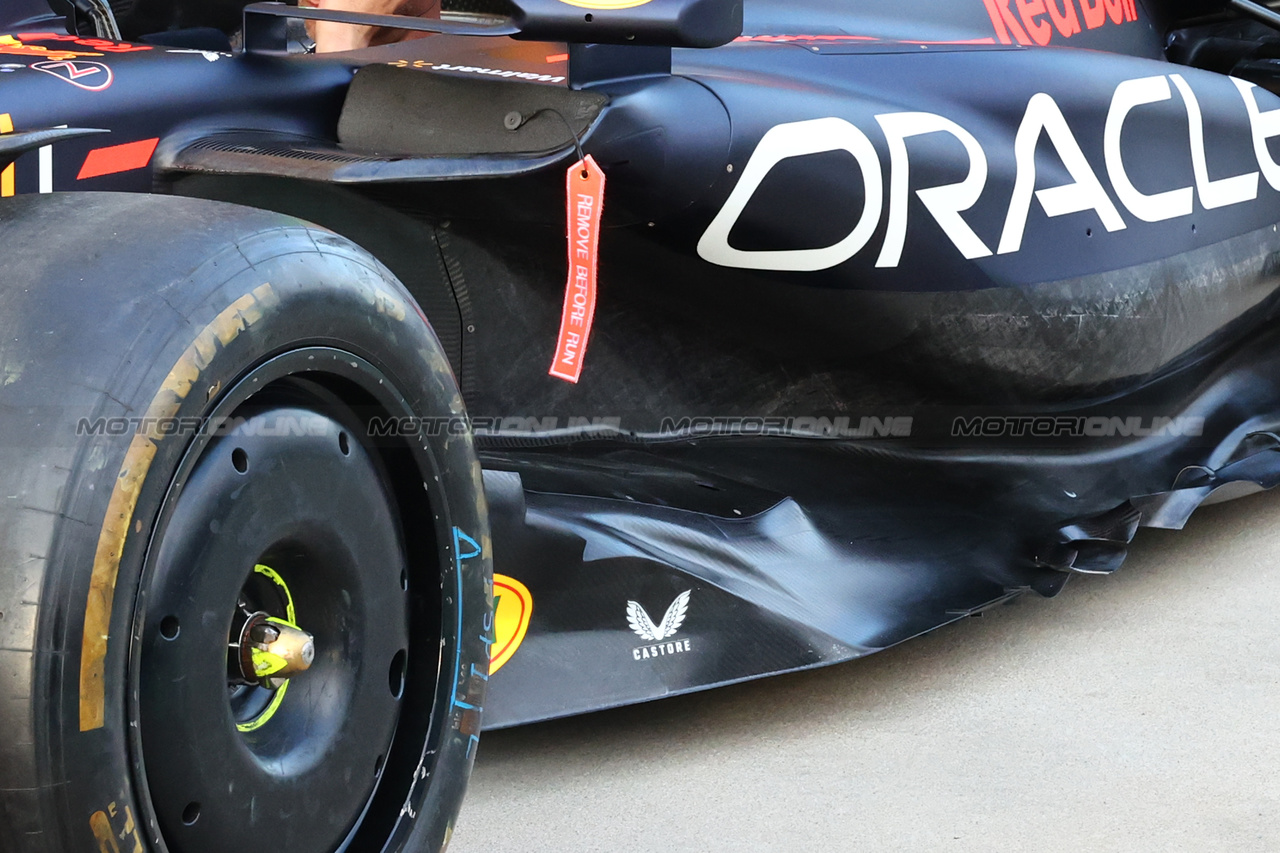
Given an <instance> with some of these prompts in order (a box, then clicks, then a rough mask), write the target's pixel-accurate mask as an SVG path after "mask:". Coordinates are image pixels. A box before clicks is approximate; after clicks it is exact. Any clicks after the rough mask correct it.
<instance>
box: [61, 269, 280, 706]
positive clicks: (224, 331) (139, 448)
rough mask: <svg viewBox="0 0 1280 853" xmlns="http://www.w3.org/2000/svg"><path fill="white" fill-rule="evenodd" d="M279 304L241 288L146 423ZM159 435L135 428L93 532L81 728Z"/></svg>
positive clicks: (166, 412)
mask: <svg viewBox="0 0 1280 853" xmlns="http://www.w3.org/2000/svg"><path fill="white" fill-rule="evenodd" d="M278 304H279V299H278V298H277V297H276V295H275V293H274V291H272V289H271V285H269V284H264V285H261V286H260V287H258V288H256V289H255V290H254V291H253V292H252V293H246V294H245V295H244V296H241V297H240V298H239V299H237V300H236V301H235V302H233V303H232V304H231V306H230V307H228V308H227V309H226V310H225V311H223V312H222V313H221V314H219V315H218V316H217V317H215V318H214V320H213V322H212V323H210V324H209V325H207V326H205V327H204V328H203V329H202V330H201V331H200V334H198V335H196V337H195V340H194V341H192V343H191V345H190V346H189V347H187V350H186V352H184V353H183V354H182V358H180V359H178V363H177V364H175V365H174V366H173V369H172V370H170V371H169V375H168V377H166V378H165V381H164V384H163V385H161V386H160V390H159V392H158V393H157V394H156V396H155V398H154V399H152V401H151V405H149V406H148V407H147V414H146V417H147V418H148V420H147V421H144V422H145V423H150V424H155V423H157V420H155V419H159V418H171V417H173V416H174V415H175V414H176V413H177V412H178V409H179V407H181V405H182V401H183V400H185V399H186V396H187V394H189V393H190V392H191V389H192V387H193V386H195V385H196V383H197V382H198V381H199V379H200V374H201V372H202V371H204V369H205V368H207V367H208V366H209V363H210V362H211V361H212V360H213V357H214V355H215V354H216V353H217V351H218V345H219V344H221V345H222V346H223V347H225V346H227V345H228V344H230V343H231V342H232V341H234V340H235V339H236V338H237V337H239V336H240V333H241V332H243V331H244V330H245V329H247V328H249V327H250V326H252V325H253V324H254V323H256V322H257V321H258V320H260V319H262V317H263V315H264V314H266V312H267V311H268V310H269V309H271V308H274V307H275V306H276V305H278ZM163 440H164V435H162V434H161V433H160V432H159V428H158V427H152V431H151V432H149V433H141V432H140V433H138V434H137V435H135V436H134V437H133V441H131V442H130V443H129V449H128V451H127V452H126V453H125V455H124V465H122V466H121V468H120V473H119V475H117V476H116V481H115V487H114V488H113V489H112V490H111V499H110V501H109V502H108V503H107V516H106V518H105V519H104V520H103V522H102V531H101V532H100V533H99V535H98V549H97V552H96V553H95V554H94V558H93V574H92V575H91V577H90V579H89V600H88V604H87V606H86V608H85V614H84V637H83V639H82V640H81V646H80V731H82V732H87V731H90V730H92V729H100V728H102V726H103V725H104V723H105V721H106V688H105V684H104V682H103V678H104V674H105V668H106V658H107V639H108V632H109V630H110V627H111V605H112V601H113V600H114V598H115V591H116V579H117V577H118V576H119V574H120V556H121V554H123V553H124V546H125V540H126V539H127V538H128V536H129V527H130V525H131V523H132V521H133V513H134V510H136V509H137V506H138V494H139V493H140V492H141V491H142V485H143V483H144V482H145V481H146V479H147V474H148V472H149V471H150V470H151V462H152V460H154V459H155V456H156V451H157V449H158V447H157V445H158V443H159V442H160V441H163Z"/></svg>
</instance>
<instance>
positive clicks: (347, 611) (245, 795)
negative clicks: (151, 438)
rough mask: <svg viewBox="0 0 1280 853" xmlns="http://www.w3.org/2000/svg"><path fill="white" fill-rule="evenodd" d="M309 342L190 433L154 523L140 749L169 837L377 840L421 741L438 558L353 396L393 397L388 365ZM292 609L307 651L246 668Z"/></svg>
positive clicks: (405, 790) (293, 842) (436, 624)
mask: <svg viewBox="0 0 1280 853" xmlns="http://www.w3.org/2000/svg"><path fill="white" fill-rule="evenodd" d="M305 352H306V353H307V354H306V355H305V356H304V354H303V353H302V352H299V353H295V354H291V356H289V357H280V358H277V359H275V360H273V361H272V362H270V363H268V364H266V365H264V366H262V367H261V368H259V369H258V370H256V371H254V372H253V373H252V374H250V375H249V376H247V377H245V379H244V380H242V381H241V382H240V383H239V384H238V385H237V388H238V389H243V391H245V392H248V393H243V394H240V395H237V394H235V393H230V394H228V397H227V400H226V401H225V403H226V405H224V406H223V407H222V408H223V409H224V410H227V411H230V412H231V413H232V415H231V418H230V420H229V421H228V422H226V423H225V424H224V425H223V427H222V428H220V429H217V430H215V431H214V432H215V433H216V434H215V435H213V436H202V437H200V438H198V439H197V440H195V441H194V442H193V444H192V448H191V449H190V451H189V452H188V456H187V459H186V460H185V461H184V463H183V466H182V469H181V471H180V474H179V477H178V478H177V479H176V480H175V486H174V487H173V488H172V489H171V492H170V496H169V498H168V499H167V500H166V504H165V506H164V508H163V510H162V512H161V515H160V521H159V523H158V524H157V527H156V531H155V533H154V534H153V538H152V544H151V547H150V551H149V554H148V560H147V566H146V569H145V570H144V582H143V584H142V587H141V590H140V594H139V606H138V608H137V612H136V618H135V638H136V640H135V654H134V656H133V657H134V664H135V666H134V667H133V668H132V673H131V681H132V682H133V691H132V692H133V695H134V696H135V697H136V698H135V702H134V705H135V710H136V715H135V721H136V724H137V725H136V728H135V732H136V735H135V738H134V740H135V755H136V756H137V758H136V761H135V768H136V769H137V770H138V772H139V774H140V775H141V776H142V777H143V779H144V780H145V787H146V789H147V791H148V793H149V797H148V801H147V803H146V807H147V810H148V811H149V812H150V815H149V816H150V817H152V818H153V820H154V825H155V826H156V827H157V828H158V830H159V832H158V834H159V836H160V837H161V838H162V839H163V840H162V842H161V844H162V846H163V847H164V849H167V850H170V851H173V853H215V852H216V853H221V851H225V850H229V849H237V848H239V847H247V846H249V845H251V844H254V843H259V844H260V843H262V841H263V840H264V839H265V838H269V839H271V843H272V844H274V845H275V846H283V847H285V848H286V849H291V850H294V849H296V850H299V851H308V853H310V851H332V850H345V849H348V848H356V847H358V848H366V847H368V848H374V849H377V848H381V847H382V846H383V845H384V843H386V842H387V841H389V840H391V838H392V837H393V836H396V835H398V834H399V830H402V829H403V828H402V827H399V826H398V824H399V823H400V812H399V811H396V810H397V809H400V806H401V805H403V804H406V803H408V802H410V801H411V800H412V799H414V798H413V797H412V796H411V795H412V794H413V793H414V788H415V785H414V781H415V776H416V773H417V769H416V764H417V763H418V758H419V757H420V756H421V755H423V754H424V753H425V752H427V747H428V745H429V744H428V741H429V737H428V735H429V731H428V727H429V722H430V720H431V718H432V713H431V711H432V705H433V701H434V693H435V692H437V691H436V687H437V685H436V682H437V681H438V680H439V672H438V660H439V649H440V642H441V640H440V624H441V623H440V619H439V613H440V611H439V609H438V607H439V604H438V599H437V598H435V596H433V595H426V596H425V597H424V590H423V587H424V586H431V584H424V583H423V582H422V581H423V580H424V579H425V578H428V577H433V579H434V581H435V583H434V586H435V587H437V593H438V586H439V574H438V569H437V567H435V566H430V565H423V563H424V560H423V556H424V555H423V554H422V553H418V554H417V555H416V556H415V555H413V554H410V553H409V551H408V550H406V543H405V541H404V539H405V537H404V536H402V534H401V531H402V520H401V518H400V514H401V512H402V510H403V509H404V507H403V506H402V504H403V503H404V502H405V500H406V497H405V495H406V491H407V489H406V487H405V484H404V483H403V482H398V481H397V477H396V476H395V475H393V474H392V473H391V468H390V466H389V465H388V464H387V463H388V462H389V461H390V460H388V458H387V453H386V451H385V448H378V447H373V446H371V445H370V444H369V443H368V442H367V439H365V438H364V436H367V435H368V430H367V429H365V428H364V427H363V425H364V423H365V418H366V417H367V416H368V413H367V412H366V413H365V414H361V413H360V412H359V411H357V410H358V409H360V408H361V407H360V406H352V405H351V404H350V403H349V402H348V401H349V400H350V399H351V398H352V397H355V398H357V399H358V400H359V401H360V402H361V403H363V404H366V405H365V406H364V408H365V409H368V410H370V411H373V413H374V414H375V415H376V414H377V413H378V412H386V411H388V410H390V411H393V412H394V411H396V409H397V408H400V407H403V408H405V409H407V406H403V401H399V403H400V406H395V407H392V406H388V405H387V403H388V402H390V400H388V399H385V398H386V397H387V396H388V395H387V394H386V392H385V391H382V396H383V397H384V399H383V400H381V401H377V400H375V396H376V392H375V389H379V390H381V389H386V388H387V387H388V384H389V383H386V382H385V378H384V377H382V376H381V374H379V373H378V371H377V370H376V369H374V368H373V367H372V366H371V365H369V364H368V363H366V362H363V361H361V360H360V359H357V358H354V357H351V356H348V355H346V354H340V355H341V357H342V359H343V361H342V364H343V365H344V367H343V371H344V373H345V375H344V376H342V377H333V376H331V375H327V374H321V373H319V372H317V371H316V366H315V364H314V362H315V360H316V354H317V353H318V352H324V353H326V354H331V353H332V351H318V350H310V351H305ZM339 386H341V389H342V392H343V393H335V389H336V388H338V387H339ZM361 389H364V391H365V392H369V393H365V394H364V396H362V394H361V393H360V392H361ZM237 396H243V397H244V399H239V400H238V399H236V398H237ZM371 403H377V405H368V404H371ZM214 422H215V423H217V420H216V419H215V420H214ZM408 450H409V448H401V449H400V451H399V452H400V453H401V456H402V457H403V456H404V454H405V451H408ZM410 455H412V454H411V453H410ZM399 461H400V462H403V461H404V459H403V458H401V459H400V460H399ZM420 461H421V460H420ZM402 467H404V466H403V465H398V466H396V468H397V469H400V468H402ZM401 473H403V472H401ZM414 473H415V475H416V476H415V477H411V478H410V479H422V477H421V472H420V471H415V472H414ZM400 479H401V480H402V479H403V478H402V477H401V478H400ZM417 488H418V490H419V491H418V494H419V495H422V494H424V492H423V490H422V483H421V482H419V483H417ZM427 491H429V490H427ZM408 500H409V501H410V502H412V500H413V499H408ZM417 500H418V502H419V503H420V504H429V503H430V498H421V497H419V498H418V499H417ZM423 508H424V507H423V506H418V507H415V509H418V510H421V509H423ZM427 508H428V509H429V510H431V511H434V510H435V509H436V507H434V506H428V507H427ZM436 517H437V518H439V517H440V513H436ZM428 538H429V537H428ZM409 550H412V549H409ZM418 550H419V552H421V550H422V549H421V548H419V549H418ZM437 556H438V555H437ZM427 562H428V563H429V562H430V559H429V557H428V560H427ZM411 578H414V579H416V582H415V583H412V584H411V583H410V580H411ZM424 604H425V605H426V606H425V607H424ZM433 605H434V608H435V609H434V613H433V612H432V611H433ZM415 614H416V615H415ZM291 628H296V629H298V631H297V634H296V635H295V636H294V639H295V640H297V639H298V637H299V636H300V637H310V636H313V637H314V646H313V660H312V661H302V660H301V659H302V658H303V657H305V655H302V654H301V649H302V644H300V645H298V646H297V650H298V654H297V655H295V656H294V657H295V659H292V660H285V658H279V656H278V655H277V658H278V660H277V663H278V662H279V660H284V662H285V664H286V665H285V667H284V669H282V670H281V671H279V672H265V671H264V672H258V671H256V669H255V667H256V664H257V663H258V662H260V660H261V659H266V657H270V655H271V654H274V653H276V652H280V653H281V654H283V655H285V656H286V657H287V653H286V652H285V651H284V650H283V647H282V646H281V645H280V643H279V642H277V643H276V644H275V645H274V646H273V645H272V643H271V642H256V641H257V640H265V641H274V640H275V639H276V638H275V637H273V634H278V633H280V632H281V631H284V632H288V631H289V629H291ZM282 641H283V640H281V642H282ZM246 643H247V644H249V645H257V646H259V649H258V650H257V652H255V651H253V650H248V651H247V650H246V649H245V645H246ZM299 643H301V641H299ZM424 649H425V650H426V651H427V652H428V653H429V654H427V653H424V652H423V650H424ZM415 650H417V653H416V654H415ZM259 652H260V653H261V655H259V654H258V653H259ZM262 655H265V656H266V657H262ZM303 663H305V664H306V665H305V666H304V665H303ZM424 676H425V677H424ZM432 676H435V677H432ZM410 683H412V684H414V685H416V687H413V688H411V689H406V684H410ZM389 756H391V759H390V760H389V758H388V757H389ZM406 759H407V760H406ZM387 777H391V778H387ZM140 787H141V786H140ZM418 787H421V788H425V786H418Z"/></svg>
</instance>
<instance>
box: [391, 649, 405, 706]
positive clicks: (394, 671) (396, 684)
mask: <svg viewBox="0 0 1280 853" xmlns="http://www.w3.org/2000/svg"><path fill="white" fill-rule="evenodd" d="M404 660H405V653H404V649H401V650H400V651H398V652H396V656H395V657H393V658H392V659H391V670H390V672H388V673H387V686H388V687H390V688H391V695H392V696H393V697H395V698H396V699H399V698H400V694H401V693H403V692H404Z"/></svg>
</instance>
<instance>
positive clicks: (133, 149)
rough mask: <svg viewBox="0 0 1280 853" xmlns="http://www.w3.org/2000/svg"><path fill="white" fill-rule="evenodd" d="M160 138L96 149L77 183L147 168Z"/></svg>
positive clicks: (85, 164)
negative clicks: (87, 179)
mask: <svg viewBox="0 0 1280 853" xmlns="http://www.w3.org/2000/svg"><path fill="white" fill-rule="evenodd" d="M159 144H160V140H159V138H156V139H143V140H141V141H139V142H126V143H125V144H123V145H112V146H109V147H107V148H95V149H94V150H92V151H90V152H89V156H87V157H85V158H84V165H83V166H81V167H80V174H78V175H76V180H77V181H83V180H84V179H85V178H100V177H102V176H103V175H114V174H116V173H117V172H131V171H133V170H134V169H142V168H145V167H146V165H147V164H148V163H150V162H151V155H152V154H154V153H156V146H157V145H159Z"/></svg>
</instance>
